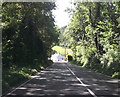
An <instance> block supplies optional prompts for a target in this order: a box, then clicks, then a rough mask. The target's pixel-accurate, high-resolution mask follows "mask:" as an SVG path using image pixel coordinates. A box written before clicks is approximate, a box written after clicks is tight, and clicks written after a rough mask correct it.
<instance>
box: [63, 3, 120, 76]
mask: <svg viewBox="0 0 120 97" xmlns="http://www.w3.org/2000/svg"><path fill="white" fill-rule="evenodd" d="M64 38H65V39H66V42H67V43H68V46H69V47H70V48H71V49H72V50H73V52H74V60H75V61H78V62H80V63H81V64H82V65H83V66H86V67H89V68H94V69H96V70H100V72H106V73H107V74H108V73H109V74H111V75H112V74H113V76H114V74H117V75H118V73H119V72H120V69H119V68H120V2H108V3H100V2H84V3H76V7H75V10H74V12H73V16H72V18H71V22H70V23H69V25H68V26H67V28H66V29H65V32H64ZM108 71H110V72H108Z"/></svg>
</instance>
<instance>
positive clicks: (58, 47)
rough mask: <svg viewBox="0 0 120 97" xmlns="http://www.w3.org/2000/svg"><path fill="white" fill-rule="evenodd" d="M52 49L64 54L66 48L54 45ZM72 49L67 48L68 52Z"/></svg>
mask: <svg viewBox="0 0 120 97" xmlns="http://www.w3.org/2000/svg"><path fill="white" fill-rule="evenodd" d="M52 50H55V51H56V52H57V53H59V54H62V55H64V54H65V48H64V47H61V46H54V47H52ZM70 51H71V49H68V48H66V54H67V53H68V52H70Z"/></svg>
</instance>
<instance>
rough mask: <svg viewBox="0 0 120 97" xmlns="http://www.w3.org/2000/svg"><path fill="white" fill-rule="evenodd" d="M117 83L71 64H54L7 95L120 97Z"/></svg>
mask: <svg viewBox="0 0 120 97" xmlns="http://www.w3.org/2000/svg"><path fill="white" fill-rule="evenodd" d="M118 86H119V85H118V80H117V79H112V78H110V77H107V76H104V75H103V74H100V73H96V72H94V71H91V70H88V69H86V68H83V67H80V66H76V65H73V64H70V63H64V62H62V63H54V64H53V65H51V66H49V67H48V68H46V69H45V70H43V71H41V72H39V73H38V74H37V75H35V76H33V77H32V78H31V79H30V80H28V81H26V82H25V83H23V84H22V85H20V86H19V87H17V88H16V89H15V90H13V91H11V92H10V93H8V94H7V97H8V96H12V97H14V96H15V97H26V96H28V97H120V96H119V87H118Z"/></svg>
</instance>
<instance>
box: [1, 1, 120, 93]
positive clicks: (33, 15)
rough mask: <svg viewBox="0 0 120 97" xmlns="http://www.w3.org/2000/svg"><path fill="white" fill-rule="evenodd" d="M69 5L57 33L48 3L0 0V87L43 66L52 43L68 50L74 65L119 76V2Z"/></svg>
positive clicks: (16, 82)
mask: <svg viewBox="0 0 120 97" xmlns="http://www.w3.org/2000/svg"><path fill="white" fill-rule="evenodd" d="M74 5H75V6H76V7H75V9H74V10H73V9H70V10H68V11H69V12H70V14H71V12H72V18H71V21H70V23H69V24H68V25H67V27H63V28H62V29H63V30H62V34H60V30H59V29H58V28H57V27H56V26H55V24H54V17H53V15H52V10H53V9H55V7H56V5H55V3H54V2H46V3H42V2H39V3H32V2H31V3H30V2H29V3H25V2H24V3H20V2H19V3H7V2H6V3H3V4H2V23H3V29H2V64H3V83H2V84H3V92H4V91H6V89H8V88H9V87H11V86H14V85H16V84H18V83H20V82H21V81H23V79H25V78H27V77H29V76H31V75H32V74H34V73H36V72H38V71H39V70H40V69H44V68H45V67H46V66H48V65H49V64H50V61H48V57H50V55H51V51H52V49H51V48H52V46H53V45H56V44H57V45H61V46H63V47H69V48H70V49H72V51H73V59H74V61H73V62H75V63H77V64H78V65H81V66H83V67H87V68H90V69H93V70H95V71H98V72H101V73H104V74H107V75H110V76H112V77H115V78H120V2H109V3H99V2H91V3H88V2H84V3H74ZM59 34H60V37H59ZM58 37H59V38H58ZM59 40H60V41H59Z"/></svg>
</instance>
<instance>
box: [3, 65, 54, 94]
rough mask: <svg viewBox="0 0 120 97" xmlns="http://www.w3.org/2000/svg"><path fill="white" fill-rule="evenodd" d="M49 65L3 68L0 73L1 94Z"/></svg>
mask: <svg viewBox="0 0 120 97" xmlns="http://www.w3.org/2000/svg"><path fill="white" fill-rule="evenodd" d="M51 64H52V63H50V64H45V65H35V66H30V65H27V66H15V65H12V66H11V67H9V68H8V67H5V68H3V71H2V92H3V94H4V93H6V92H7V91H9V90H10V89H12V88H13V87H16V86H17V85H19V84H21V83H22V82H24V81H25V80H27V79H29V78H30V76H31V75H34V74H36V73H37V72H40V71H41V70H43V69H45V68H46V67H48V66H49V65H51Z"/></svg>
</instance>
